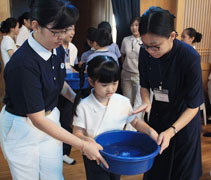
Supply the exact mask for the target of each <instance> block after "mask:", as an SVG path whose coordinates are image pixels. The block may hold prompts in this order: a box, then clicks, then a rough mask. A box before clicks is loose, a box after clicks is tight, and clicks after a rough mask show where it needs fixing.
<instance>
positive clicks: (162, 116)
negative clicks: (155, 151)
mask: <svg viewBox="0 0 211 180" xmlns="http://www.w3.org/2000/svg"><path fill="white" fill-rule="evenodd" d="M139 71H140V81H141V87H143V88H147V89H150V88H151V89H152V90H154V89H155V88H158V87H159V85H160V82H162V88H163V89H166V90H168V97H169V102H161V101H156V100H155V98H154V97H153V103H152V109H151V113H150V119H149V125H150V126H151V127H153V128H154V129H155V130H156V131H157V132H158V133H161V132H162V131H165V130H166V129H168V128H169V127H170V126H171V125H172V124H173V123H174V122H175V121H176V120H177V119H178V118H179V117H180V116H181V114H182V113H183V112H184V111H185V109H186V108H196V107H199V106H200V105H201V104H202V103H203V101H204V95H203V85H202V73H201V65H200V56H199V54H198V53H197V52H196V51H195V50H194V49H193V48H192V47H191V46H189V45H187V44H185V43H183V42H181V41H179V40H176V39H175V40H174V42H173V48H172V49H171V51H170V52H169V53H167V54H165V55H164V56H162V57H161V58H158V59H155V58H153V57H151V56H150V55H149V54H148V53H147V52H146V51H145V50H144V49H143V48H141V49H140V56H139ZM200 133H201V118H200V112H198V113H197V115H196V116H195V117H194V118H193V119H192V120H191V121H190V123H189V124H188V125H187V126H185V127H184V128H183V129H182V130H180V131H179V132H178V133H177V134H176V135H175V136H174V137H173V138H172V139H171V141H170V145H169V147H168V148H167V149H166V150H164V152H163V153H162V155H159V156H157V157H156V159H155V162H154V164H153V167H152V169H151V170H150V171H148V172H147V173H145V174H144V180H198V179H199V177H200V176H201V174H202V164H201V140H200Z"/></svg>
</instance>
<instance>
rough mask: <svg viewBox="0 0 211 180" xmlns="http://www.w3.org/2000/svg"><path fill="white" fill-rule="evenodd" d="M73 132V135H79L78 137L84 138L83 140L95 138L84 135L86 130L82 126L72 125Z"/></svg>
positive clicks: (92, 140)
mask: <svg viewBox="0 0 211 180" xmlns="http://www.w3.org/2000/svg"><path fill="white" fill-rule="evenodd" d="M73 134H74V135H75V136H77V137H79V138H80V139H82V140H84V141H91V142H95V140H94V139H93V138H92V137H89V136H86V131H85V129H84V128H81V127H78V126H74V127H73Z"/></svg>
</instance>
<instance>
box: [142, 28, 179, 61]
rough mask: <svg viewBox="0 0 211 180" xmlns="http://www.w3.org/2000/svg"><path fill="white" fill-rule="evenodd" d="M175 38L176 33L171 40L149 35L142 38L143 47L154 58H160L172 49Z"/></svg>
mask: <svg viewBox="0 0 211 180" xmlns="http://www.w3.org/2000/svg"><path fill="white" fill-rule="evenodd" d="M175 36H176V33H175V32H172V33H171V34H170V37H169V38H166V37H162V36H158V35H154V34H149V33H147V34H144V35H142V36H141V40H142V42H143V45H142V46H143V47H144V48H145V50H146V51H147V52H148V53H149V54H150V55H151V56H152V57H153V58H160V57H162V56H163V55H165V54H166V53H168V52H169V51H170V50H171V49H172V47H173V40H174V39H175Z"/></svg>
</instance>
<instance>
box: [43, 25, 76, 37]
mask: <svg viewBox="0 0 211 180" xmlns="http://www.w3.org/2000/svg"><path fill="white" fill-rule="evenodd" d="M44 28H46V29H47V30H49V31H50V32H51V33H52V34H53V36H54V37H60V36H63V35H65V34H66V33H67V32H69V31H72V29H73V28H72V27H69V28H68V29H65V30H64V31H53V30H52V29H51V28H48V27H47V26H44Z"/></svg>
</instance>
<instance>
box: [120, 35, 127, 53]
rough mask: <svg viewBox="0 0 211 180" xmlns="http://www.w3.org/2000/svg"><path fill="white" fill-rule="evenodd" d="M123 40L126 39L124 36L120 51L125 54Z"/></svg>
mask: <svg viewBox="0 0 211 180" xmlns="http://www.w3.org/2000/svg"><path fill="white" fill-rule="evenodd" d="M125 41H126V39H125V38H124V39H123V41H122V45H121V53H122V54H126V51H125Z"/></svg>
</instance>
